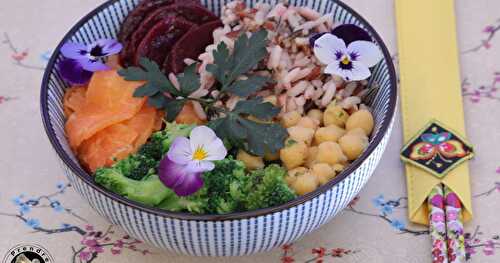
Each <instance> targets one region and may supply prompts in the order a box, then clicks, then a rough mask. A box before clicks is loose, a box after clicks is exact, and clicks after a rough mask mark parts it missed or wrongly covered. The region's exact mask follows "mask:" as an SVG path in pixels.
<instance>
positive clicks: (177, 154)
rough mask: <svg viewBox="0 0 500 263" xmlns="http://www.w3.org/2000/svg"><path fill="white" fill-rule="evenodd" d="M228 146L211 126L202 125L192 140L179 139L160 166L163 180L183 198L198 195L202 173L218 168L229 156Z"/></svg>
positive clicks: (159, 170) (175, 141)
mask: <svg viewBox="0 0 500 263" xmlns="http://www.w3.org/2000/svg"><path fill="white" fill-rule="evenodd" d="M226 155H227V150H226V148H225V147H224V143H223V142H222V140H221V139H219V138H218V137H217V135H216V134H215V132H214V131H213V130H212V129H210V128H208V127H207V126H198V127H196V128H194V129H193V130H192V131H191V134H190V138H189V139H188V138H186V137H178V138H176V139H175V140H174V141H173V143H172V146H170V149H169V151H168V153H167V155H166V156H165V157H164V158H163V160H161V162H160V165H159V167H158V174H159V177H160V180H161V181H162V182H163V183H164V184H165V185H166V186H167V187H169V188H171V189H172V190H174V192H175V193H176V194H177V195H179V196H187V195H190V194H193V193H195V192H196V191H198V190H199V189H200V188H201V187H202V186H203V178H202V177H201V175H202V173H203V172H205V171H210V170H213V169H214V168H215V165H214V163H213V161H217V160H222V159H224V158H225V157H226Z"/></svg>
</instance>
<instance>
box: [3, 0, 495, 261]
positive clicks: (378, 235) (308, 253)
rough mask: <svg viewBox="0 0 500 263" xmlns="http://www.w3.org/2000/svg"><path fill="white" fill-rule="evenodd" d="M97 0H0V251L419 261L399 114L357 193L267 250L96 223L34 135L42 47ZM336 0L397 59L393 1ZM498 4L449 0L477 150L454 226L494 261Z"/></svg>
mask: <svg viewBox="0 0 500 263" xmlns="http://www.w3.org/2000/svg"><path fill="white" fill-rule="evenodd" d="M103 1H104V0H84V1H77V0H45V1H34V0H18V1H2V7H1V9H2V10H1V11H0V34H1V35H0V80H1V82H2V83H1V84H0V171H1V172H0V258H1V257H3V255H4V254H5V253H7V251H8V249H9V248H11V247H13V246H15V245H16V244H19V243H37V244H40V245H42V246H43V247H45V248H47V249H48V251H49V252H50V253H51V254H52V255H53V256H54V258H55V260H56V262H199V261H203V262H206V263H209V262H280V261H281V262H372V263H376V262H430V238H429V235H428V231H427V229H426V228H425V227H422V226H417V225H413V224H410V223H408V221H407V214H406V197H405V196H406V193H405V189H406V188H405V180H404V174H403V165H402V164H401V162H400V161H399V157H398V154H399V150H400V148H401V146H402V135H401V126H400V121H399V120H398V122H397V124H396V125H395V129H394V132H393V136H392V137H391V140H390V143H389V147H388V149H387V151H386V153H385V155H384V157H383V160H382V162H381V163H380V165H379V167H378V169H377V170H376V172H375V175H374V176H373V177H372V179H371V180H370V181H369V183H368V184H367V186H366V187H365V188H364V189H363V191H362V193H361V195H360V196H359V197H357V198H356V199H355V200H354V201H353V202H352V203H351V204H350V205H349V207H348V208H346V209H345V210H344V211H343V212H342V213H341V214H340V215H339V216H337V217H336V218H335V219H334V220H332V221H331V222H329V223H328V224H326V225H325V226H323V227H321V228H320V229H319V230H317V231H315V232H313V233H311V234H309V235H307V236H306V237H304V238H303V239H301V240H299V241H297V242H296V243H293V244H289V245H286V246H283V247H281V248H278V249H275V250H273V251H272V252H269V253H265V254H259V255H255V256H251V257H241V258H230V259H221V258H203V259H202V258H195V257H187V256H180V255H174V254H172V253H168V252H165V251H160V250H158V249H155V248H153V247H150V246H148V245H146V244H143V243H141V242H140V241H138V240H134V239H133V238H130V237H128V236H126V235H125V234H124V233H123V231H122V230H121V229H119V228H117V227H114V226H111V225H109V224H108V223H107V222H106V221H105V220H103V219H102V218H100V217H99V216H98V215H97V214H96V213H95V212H94V211H93V210H92V209H91V208H90V207H89V205H88V204H87V203H85V202H84V201H83V200H82V199H81V198H80V197H79V196H78V195H77V194H76V192H75V191H74V189H72V187H71V185H69V184H68V181H67V179H66V178H65V177H64V175H63V173H62V171H61V169H60V167H59V164H58V161H57V159H56V156H55V154H53V151H52V150H51V147H50V145H49V141H48V140H47V138H46V136H45V132H44V131H43V127H42V123H41V120H40V117H39V116H40V114H39V104H38V98H39V86H40V81H41V77H42V73H43V69H44V64H45V63H46V62H47V60H48V58H49V56H50V53H51V49H52V48H54V47H55V45H56V44H57V43H58V41H59V40H60V39H61V38H62V36H63V34H65V33H66V31H67V30H68V29H69V27H70V26H71V25H73V24H74V23H75V22H76V21H77V20H78V19H79V18H80V17H82V16H83V15H84V14H86V13H87V12H89V11H90V10H91V9H93V8H94V7H96V6H97V5H98V4H100V3H101V2H103ZM408 1H411V0H408ZM346 2H347V3H348V4H350V5H351V6H352V7H354V8H355V9H356V10H358V11H359V12H360V13H361V14H362V15H363V16H365V17H366V18H367V19H368V20H369V21H370V22H371V23H372V24H373V25H374V27H375V28H376V29H377V30H378V32H379V33H380V34H381V35H382V37H383V38H384V40H385V41H386V43H387V44H388V47H389V49H390V51H391V52H392V54H393V57H394V60H395V62H396V63H397V46H396V44H397V43H396V27H395V21H394V2H393V1H392V0H372V1H366V0H348V1H347V0H346ZM498 10H500V2H499V1H498V0H482V1H470V0H457V1H456V13H457V19H458V21H457V23H458V30H459V32H458V35H459V46H460V50H461V63H462V78H463V81H462V90H463V98H464V101H465V116H466V121H467V132H468V137H469V139H470V141H471V142H472V143H473V144H474V146H475V149H476V153H477V155H476V158H475V159H474V160H472V161H471V162H470V163H471V177H472V190H473V195H474V196H473V204H474V213H475V217H474V220H473V221H472V222H470V223H468V224H467V225H466V232H467V234H466V245H467V253H468V258H469V259H470V261H471V262H484V263H486V262H500V251H499V249H500V236H499V234H500V221H499V214H498V211H499V209H500V160H499V159H498V157H499V154H500V136H498V131H499V129H500V124H499V122H498V116H499V115H500V107H498V106H500V93H499V92H498V89H499V88H500V36H499V34H500V32H498V31H500V12H498ZM422 19H425V14H422ZM422 41H432V40H430V39H422ZM436 59H439V58H436ZM429 63H432V61H429ZM436 88H439V87H436ZM443 103H446V98H443Z"/></svg>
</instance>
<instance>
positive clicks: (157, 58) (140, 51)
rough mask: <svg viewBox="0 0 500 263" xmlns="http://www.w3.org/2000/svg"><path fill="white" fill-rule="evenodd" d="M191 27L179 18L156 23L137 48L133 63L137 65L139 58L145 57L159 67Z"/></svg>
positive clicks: (191, 24) (187, 22)
mask: <svg viewBox="0 0 500 263" xmlns="http://www.w3.org/2000/svg"><path fill="white" fill-rule="evenodd" d="M193 26H195V24H194V23H192V22H189V21H187V20H186V19H184V18H181V17H171V18H167V19H165V20H162V21H160V22H158V23H157V24H156V25H155V26H154V27H153V28H152V29H151V30H150V31H149V32H148V34H147V35H146V37H144V39H143V40H142V41H141V43H140V44H139V46H138V47H137V51H136V52H135V60H134V63H135V64H136V65H137V64H138V62H139V59H140V58H141V57H146V58H149V59H150V60H152V61H154V62H156V63H157V64H158V65H160V66H161V65H162V63H163V62H164V61H165V58H166V56H167V55H168V53H170V51H171V49H172V47H173V46H174V44H175V43H176V42H177V41H178V40H179V39H180V38H181V37H182V36H183V35H184V34H186V33H187V32H188V31H189V29H190V28H191V27H193Z"/></svg>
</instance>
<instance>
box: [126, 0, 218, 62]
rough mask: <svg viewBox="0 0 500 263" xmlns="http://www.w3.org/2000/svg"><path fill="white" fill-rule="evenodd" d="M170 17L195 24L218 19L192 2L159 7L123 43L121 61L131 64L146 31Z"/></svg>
mask: <svg viewBox="0 0 500 263" xmlns="http://www.w3.org/2000/svg"><path fill="white" fill-rule="evenodd" d="M172 17H182V18H184V19H186V20H187V21H189V22H192V23H194V24H197V25H202V24H204V23H206V22H209V21H214V20H218V17H217V16H215V15H214V14H213V13H211V12H210V11H208V10H207V9H205V8H204V7H202V6H201V5H197V4H193V3H192V2H191V3H185V2H184V3H183V4H171V5H167V6H162V7H159V8H157V9H156V10H153V11H152V12H151V13H150V14H149V15H147V16H146V17H145V18H144V19H143V21H142V22H141V23H140V25H139V26H138V27H137V28H136V30H135V31H134V32H133V33H132V35H131V36H130V37H129V40H128V41H127V42H126V43H125V48H124V50H123V52H122V54H121V61H122V62H123V63H124V64H125V65H133V64H134V60H135V57H136V51H137V48H138V46H139V44H140V43H141V41H142V40H143V39H144V37H145V36H146V35H147V34H148V32H149V31H150V30H151V29H152V28H153V27H154V26H155V25H156V24H158V23H160V22H162V21H164V20H165V19H168V18H172Z"/></svg>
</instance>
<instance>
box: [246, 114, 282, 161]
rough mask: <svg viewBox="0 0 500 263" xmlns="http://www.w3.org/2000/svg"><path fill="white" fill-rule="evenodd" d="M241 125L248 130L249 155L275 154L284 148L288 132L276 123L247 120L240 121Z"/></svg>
mask: <svg viewBox="0 0 500 263" xmlns="http://www.w3.org/2000/svg"><path fill="white" fill-rule="evenodd" d="M240 123H241V125H243V127H245V129H247V130H248V133H247V134H248V137H247V141H248V147H247V150H248V152H250V153H251V154H254V155H257V156H264V154H265V153H266V152H269V153H272V154H274V153H276V152H277V151H278V150H280V149H281V148H283V147H284V145H285V139H286V137H288V132H287V130H286V129H285V128H283V126H281V125H279V124H276V123H258V122H254V121H251V120H247V119H241V120H240Z"/></svg>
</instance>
